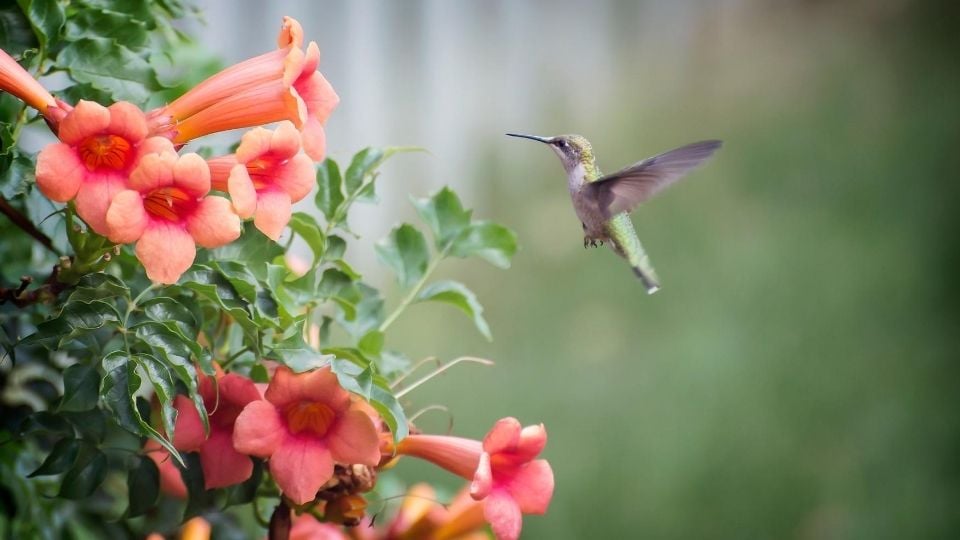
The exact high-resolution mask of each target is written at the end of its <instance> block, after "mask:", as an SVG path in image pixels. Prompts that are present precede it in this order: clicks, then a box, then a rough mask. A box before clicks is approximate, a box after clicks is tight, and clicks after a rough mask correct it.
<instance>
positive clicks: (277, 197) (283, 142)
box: [208, 122, 314, 240]
mask: <svg viewBox="0 0 960 540" xmlns="http://www.w3.org/2000/svg"><path fill="white" fill-rule="evenodd" d="M208 165H209V166H210V172H211V176H212V178H213V187H214V189H218V190H220V191H227V192H229V193H230V198H231V199H232V200H233V208H234V210H236V212H237V215H239V216H240V217H241V218H244V219H246V218H249V217H251V216H253V223H254V225H256V227H257V228H258V229H260V231H261V232H262V233H263V234H265V235H267V236H268V237H270V238H272V239H273V240H276V239H277V238H279V237H280V233H281V232H282V231H283V228H284V227H286V226H287V223H288V222H289V221H290V216H291V213H292V212H293V203H295V202H297V201H299V200H300V199H303V198H304V197H306V196H307V194H308V193H310V190H311V189H312V188H313V184H314V176H313V174H314V171H313V163H312V162H311V161H310V158H308V157H307V156H305V155H303V154H302V153H300V137H299V134H298V133H297V130H296V128H295V127H294V126H293V124H291V123H290V122H281V123H280V125H279V126H278V127H277V129H276V130H274V131H270V130H269V129H265V128H255V129H252V130H250V131H248V132H246V133H245V134H244V135H243V137H242V138H241V139H240V146H239V147H237V152H236V154H231V155H227V156H222V157H218V158H213V159H211V160H210V161H209V162H208Z"/></svg>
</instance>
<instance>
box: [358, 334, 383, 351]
mask: <svg viewBox="0 0 960 540" xmlns="http://www.w3.org/2000/svg"><path fill="white" fill-rule="evenodd" d="M357 348H358V349H360V351H361V352H362V353H363V354H364V355H365V356H368V357H377V356H380V351H382V350H383V332H380V331H379V330H371V331H369V332H367V333H366V335H364V336H363V337H362V338H360V341H358V342H357Z"/></svg>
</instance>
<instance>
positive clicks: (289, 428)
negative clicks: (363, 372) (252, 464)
mask: <svg viewBox="0 0 960 540" xmlns="http://www.w3.org/2000/svg"><path fill="white" fill-rule="evenodd" d="M264 397H265V398H266V399H262V400H257V401H252V402H250V403H249V404H248V405H247V406H246V407H245V408H244V409H243V412H241V413H240V416H238V417H237V422H236V425H235V426H234V431H233V446H234V448H236V449H237V450H238V451H240V452H243V453H245V454H250V455H254V456H258V457H262V458H269V460H270V462H269V465H270V474H272V475H273V478H274V480H276V482H277V485H278V486H279V487H280V489H281V490H282V491H283V493H284V495H286V497H287V498H289V499H290V500H291V501H293V502H294V503H295V504H304V503H306V502H309V501H311V500H313V499H314V497H315V496H316V494H317V491H318V490H319V489H320V488H321V487H322V486H323V485H324V484H325V483H326V482H327V481H328V480H330V478H331V477H332V476H333V465H334V462H337V463H340V464H362V465H367V466H370V467H373V466H376V465H377V462H378V461H380V450H379V448H378V441H377V431H376V429H375V428H374V426H373V422H372V421H371V420H370V417H369V416H367V414H366V413H364V412H363V411H362V410H360V409H359V408H357V407H356V406H355V405H354V404H353V403H352V401H351V399H350V394H349V393H348V392H347V391H346V390H344V389H343V388H341V387H340V384H339V383H338V382H337V376H336V375H334V374H333V373H332V372H331V371H330V368H329V367H325V368H321V369H317V370H314V371H310V372H306V373H300V374H294V373H293V372H292V371H291V370H290V369H289V368H287V367H285V366H281V367H278V368H277V371H276V373H274V376H273V379H272V380H271V381H270V385H269V386H268V387H267V391H266V392H265V393H264Z"/></svg>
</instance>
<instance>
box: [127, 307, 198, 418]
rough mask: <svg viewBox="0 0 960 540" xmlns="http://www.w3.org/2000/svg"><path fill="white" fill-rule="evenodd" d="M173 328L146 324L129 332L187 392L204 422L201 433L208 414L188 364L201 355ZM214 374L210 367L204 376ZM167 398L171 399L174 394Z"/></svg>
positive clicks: (195, 371)
mask: <svg viewBox="0 0 960 540" xmlns="http://www.w3.org/2000/svg"><path fill="white" fill-rule="evenodd" d="M174 328H175V327H174ZM174 328H171V327H170V326H168V325H167V324H162V323H157V322H146V323H142V324H139V325H137V326H135V327H133V328H131V330H133V332H134V334H135V335H136V336H137V338H138V339H139V340H140V341H142V342H143V343H144V344H145V345H147V346H148V347H150V349H151V350H152V351H153V352H154V354H153V355H151V356H152V357H154V358H157V359H159V360H161V361H162V362H163V363H164V365H165V366H166V367H167V368H169V369H170V370H171V371H172V372H173V374H174V376H176V378H177V379H179V380H180V382H182V383H183V385H184V387H185V388H186V389H187V395H188V396H189V397H190V399H191V400H192V401H193V404H194V405H195V406H196V407H197V411H199V412H200V420H201V421H202V422H203V425H204V429H207V428H209V423H208V418H207V410H206V407H205V406H204V404H203V397H202V396H200V393H199V392H198V391H197V370H196V368H195V367H194V364H193V362H191V360H190V359H191V355H193V356H194V357H202V356H203V355H201V354H200V352H201V351H200V345H199V344H197V343H196V342H194V341H192V340H191V339H189V338H187V337H186V336H184V335H183V334H181V333H179V332H178V331H176V330H175V329H174ZM201 364H202V362H201ZM213 371H214V370H213V366H212V365H210V366H209V372H208V373H207V374H208V375H210V374H213ZM169 395H170V396H172V395H173V394H172V393H171V394H169ZM170 399H173V398H172V397H171V398H170Z"/></svg>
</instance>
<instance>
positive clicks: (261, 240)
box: [209, 221, 284, 280]
mask: <svg viewBox="0 0 960 540" xmlns="http://www.w3.org/2000/svg"><path fill="white" fill-rule="evenodd" d="M283 253H284V251H283V248H282V247H280V246H279V245H277V243H276V242H274V241H273V240H271V239H269V238H267V237H266V236H265V235H264V234H263V233H262V232H260V231H259V230H258V229H257V228H256V226H255V225H254V224H253V222H252V221H250V222H248V223H246V224H245V225H244V229H243V234H241V235H240V238H238V239H237V240H234V241H233V242H230V243H229V244H227V245H225V246H223V247H220V248H217V249H214V250H211V251H210V252H209V254H210V257H211V259H213V260H217V261H236V262H239V263H240V264H242V265H244V266H246V267H247V269H248V270H249V271H250V272H251V273H252V274H253V275H254V276H256V278H257V279H261V280H266V279H267V264H268V263H272V262H273V260H274V259H276V258H277V257H281V256H283Z"/></svg>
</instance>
